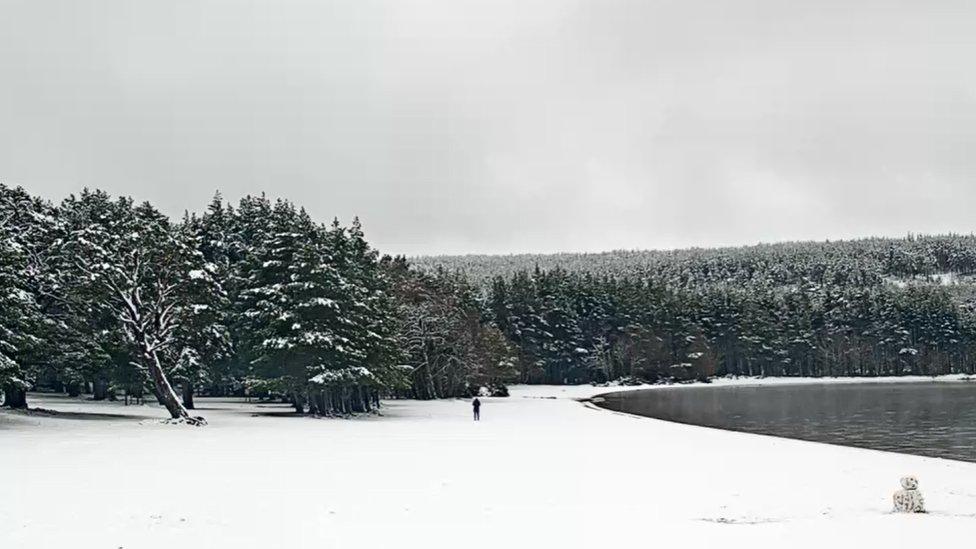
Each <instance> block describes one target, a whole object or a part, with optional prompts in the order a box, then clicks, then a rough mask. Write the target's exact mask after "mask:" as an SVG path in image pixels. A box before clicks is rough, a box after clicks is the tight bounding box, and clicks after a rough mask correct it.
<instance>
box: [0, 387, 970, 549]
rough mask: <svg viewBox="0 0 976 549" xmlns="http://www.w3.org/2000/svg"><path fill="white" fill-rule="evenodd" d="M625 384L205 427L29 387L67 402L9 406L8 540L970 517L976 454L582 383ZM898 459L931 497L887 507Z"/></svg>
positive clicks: (188, 543) (683, 536) (604, 530)
mask: <svg viewBox="0 0 976 549" xmlns="http://www.w3.org/2000/svg"><path fill="white" fill-rule="evenodd" d="M749 381H755V380H749ZM794 381H795V380H794ZM763 382H769V381H763ZM617 389H628V388H606V387H516V388H514V389H513V391H512V393H513V396H512V397H511V398H508V399H483V401H484V403H485V404H484V406H483V408H482V416H483V421H481V422H480V423H475V422H473V421H471V419H470V405H469V403H468V402H466V401H437V402H415V401H392V402H388V403H387V406H386V408H385V411H384V416H383V417H371V418H363V419H357V420H350V421H343V420H316V419H308V418H298V417H288V408H287V407H286V406H282V405H256V404H245V403H241V402H238V401H233V400H214V399H201V400H200V402H199V403H198V407H199V408H200V413H201V414H202V415H205V416H206V417H207V419H208V420H209V421H210V426H209V427H206V428H202V429H192V428H186V427H178V426H167V425H160V424H157V423H154V422H146V421H142V420H143V419H144V418H149V417H164V416H165V413H163V411H162V410H160V409H158V408H156V407H153V406H138V407H134V406H130V407H124V406H121V405H117V404H109V403H94V402H86V401H77V400H69V399H64V398H51V397H35V398H34V400H33V404H34V405H36V406H39V407H43V408H48V409H52V410H59V411H63V412H66V413H64V414H60V415H57V416H51V417H48V416H44V415H29V416H24V415H19V414H13V413H9V412H4V413H0V469H2V470H3V471H4V478H5V482H4V483H3V488H2V490H3V493H2V494H0V547H4V548H6V547H14V548H21V547H23V548H27V547H32V548H34V547H40V548H47V547H51V548H54V547H72V548H88V547H92V548H103V547H110V548H115V547H125V548H127V549H129V548H155V547H160V548H162V547H174V546H180V547H187V548H197V547H199V548H217V547H235V548H239V547H317V548H321V547H341V548H346V547H354V546H360V545H366V546H371V547H452V548H453V547H466V548H470V547H493V548H494V547H499V546H507V547H597V546H599V547H616V546H623V547H636V546H645V545H647V546H650V545H654V546H658V545H662V546H669V545H674V546H681V547H705V546H712V545H718V544H721V545H722V546H723V547H750V548H753V547H780V546H783V545H788V546H790V547H818V548H822V547H824V546H825V545H828V544H829V545H830V546H832V547H855V546H867V547H873V546H881V545H887V546H888V547H911V546H920V545H922V544H924V545H931V544H933V543H936V544H938V543H940V542H962V541H963V540H965V539H968V537H970V536H971V535H972V533H973V532H974V531H976V464H967V463H959V462H951V461H944V460H937V459H928V458H920V457H914V456H905V455H897V454H887V453H883V452H875V451H870V450H858V449H850V448H841V447H836V446H827V445H821V444H814V443H808V442H800V441H792V440H785V439H777V438H772V437H762V436H755V435H748V434H742V433H733V432H725V431H717V430H712V429H704V428H697V427H689V426H685V425H678V424H671V423H666V422H662V421H656V420H650V419H642V418H634V417H630V416H625V415H620V414H614V413H610V412H605V411H601V410H594V409H590V408H587V407H584V406H582V405H580V404H579V403H578V402H575V401H574V400H573V399H576V398H585V397H589V396H593V395H595V394H599V393H604V392H610V391H614V390H617ZM552 397H557V398H552ZM93 414H95V415H93ZM114 416H122V417H114ZM905 474H915V475H917V476H918V477H919V479H920V481H921V489H922V491H923V492H924V493H925V496H926V499H927V501H928V504H929V508H930V510H931V511H932V512H931V513H930V514H929V515H924V516H904V515H893V514H890V513H889V509H890V506H891V502H890V495H891V493H892V492H893V491H895V490H896V489H898V479H899V478H900V477H901V476H903V475H905Z"/></svg>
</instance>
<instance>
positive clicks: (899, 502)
mask: <svg viewBox="0 0 976 549" xmlns="http://www.w3.org/2000/svg"><path fill="white" fill-rule="evenodd" d="M901 487H902V490H898V491H897V492H895V495H894V496H892V499H893V500H894V502H895V512H897V513H924V512H925V499H924V498H922V493H921V492H919V491H918V479H917V478H915V477H904V478H902V479H901Z"/></svg>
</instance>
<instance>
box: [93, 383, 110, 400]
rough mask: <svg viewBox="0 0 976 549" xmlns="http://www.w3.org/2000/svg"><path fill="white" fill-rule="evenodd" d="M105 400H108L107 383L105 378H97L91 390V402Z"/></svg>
mask: <svg viewBox="0 0 976 549" xmlns="http://www.w3.org/2000/svg"><path fill="white" fill-rule="evenodd" d="M106 398H108V381H107V380H106V379H105V378H98V379H96V380H95V384H94V387H93V388H92V400H105V399H106Z"/></svg>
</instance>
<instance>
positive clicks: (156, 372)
mask: <svg viewBox="0 0 976 549" xmlns="http://www.w3.org/2000/svg"><path fill="white" fill-rule="evenodd" d="M143 356H145V358H146V363H147V364H146V366H147V367H148V369H149V377H150V378H151V379H152V381H153V388H154V389H155V390H154V391H153V392H154V393H156V398H157V399H159V400H160V401H161V402H162V404H163V406H165V407H166V410H167V411H168V412H169V415H170V416H172V418H173V419H176V420H179V421H185V422H186V423H188V424H190V425H206V424H207V420H205V419H203V418H202V417H191V416H190V413H189V412H187V410H186V408H185V407H184V406H183V404H181V403H180V400H179V399H178V398H176V391H174V390H173V386H172V385H170V384H169V380H168V379H166V374H165V373H163V366H162V364H160V363H159V355H158V354H157V353H156V352H155V351H151V352H147V353H144V354H143Z"/></svg>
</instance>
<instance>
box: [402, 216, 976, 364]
mask: <svg viewBox="0 0 976 549" xmlns="http://www.w3.org/2000/svg"><path fill="white" fill-rule="evenodd" d="M415 264H416V266H417V267H419V268H420V269H421V270H424V271H426V272H433V273H439V272H458V273H466V275H467V276H468V277H470V278H471V279H472V280H474V281H477V282H478V283H479V284H480V285H481V286H483V287H484V288H485V296H486V298H485V303H486V305H485V311H486V317H487V318H488V319H490V320H491V322H493V323H494V324H495V325H497V326H498V327H499V328H500V329H501V331H502V332H503V333H504V334H505V336H506V338H507V339H508V340H509V341H510V342H511V343H512V344H513V345H514V346H515V348H516V349H517V350H518V356H519V365H520V367H519V372H520V377H521V379H522V381H526V382H544V383H580V382H591V381H605V380H611V379H616V378H619V377H625V376H635V377H638V378H641V379H643V380H649V381H656V380H668V379H679V380H680V379H689V378H708V377H711V376H714V375H752V376H770V375H776V376H879V375H903V374H916V375H935V374H948V373H969V374H971V373H973V370H974V359H976V353H974V352H976V314H974V304H976V299H974V288H976V284H974V279H973V277H971V276H970V273H973V272H976V237H974V236H972V235H968V236H956V235H949V236H935V237H928V236H925V237H917V236H909V237H907V238H903V239H881V238H873V239H865V240H856V241H841V242H809V243H784V244H773V245H760V246H750V247H741V248H722V249H712V250H700V249H693V250H679V251H672V252H653V251H652V252H628V251H621V252H608V253H602V254H555V255H517V256H458V257H433V258H418V259H417V260H415Z"/></svg>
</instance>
